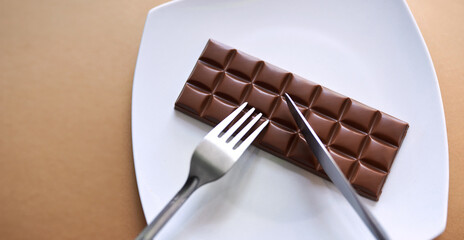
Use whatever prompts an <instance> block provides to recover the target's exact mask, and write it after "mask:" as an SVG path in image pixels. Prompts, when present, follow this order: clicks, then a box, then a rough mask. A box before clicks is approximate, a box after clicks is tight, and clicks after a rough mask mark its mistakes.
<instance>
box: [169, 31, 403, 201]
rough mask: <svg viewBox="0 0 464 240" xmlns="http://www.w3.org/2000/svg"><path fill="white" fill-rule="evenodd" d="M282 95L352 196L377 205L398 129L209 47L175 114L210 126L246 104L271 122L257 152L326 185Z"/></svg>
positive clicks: (374, 113)
mask: <svg viewBox="0 0 464 240" xmlns="http://www.w3.org/2000/svg"><path fill="white" fill-rule="evenodd" d="M285 92H286V93H288V94H289V95H290V96H291V97H292V99H293V100H294V101H295V102H296V103H297V105H298V107H299V108H300V110H301V112H302V113H303V114H304V116H305V117H306V119H307V120H308V122H309V123H310V125H311V126H312V127H313V129H314V130H315V132H316V133H317V135H318V136H319V138H320V139H321V140H322V142H323V143H324V144H325V146H326V147H327V149H328V151H329V152H330V153H331V154H332V156H333V158H334V160H335V161H336V162H337V164H338V166H339V167H340V169H341V170H342V172H343V173H344V174H345V176H346V177H347V179H348V180H349V181H350V183H351V184H352V186H353V187H354V188H355V189H356V191H357V192H358V193H359V194H360V195H362V196H365V197H367V198H369V199H372V200H378V199H379V196H380V194H381V192H382V187H383V185H384V183H385V180H386V178H387V176H388V173H389V172H390V168H391V166H392V163H393V160H394V158H395V155H396V153H397V152H398V149H399V147H400V146H401V143H402V141H403V139H404V137H405V135H406V131H407V129H408V124H407V123H406V122H404V121H401V120H399V119H397V118H395V117H392V116H390V115H388V114H386V113H384V112H381V111H378V110H375V109H373V108H370V107H368V106H366V105H364V104H362V103H360V102H358V101H356V100H353V99H351V98H348V97H345V96H343V95H341V94H338V93H336V92H334V91H332V90H330V89H328V88H326V87H323V86H321V85H319V84H316V83H314V82H312V81H309V80H306V79H304V78H302V77H299V76H297V75H295V74H293V73H290V72H288V71H285V70H282V69H280V68H278V67H276V66H274V65H272V64H269V63H267V62H265V61H262V60H259V59H257V58H255V57H252V56H250V55H247V54H245V53H243V52H241V51H239V50H237V49H234V48H231V47H228V46H226V45H224V44H221V43H219V42H216V41H213V40H209V41H208V43H207V44H206V47H205V49H204V50H203V53H202V54H201V56H200V58H199V59H198V61H197V63H196V65H195V67H194V69H193V71H192V73H191V74H190V77H189V78H188V80H187V82H186V83H185V85H184V87H183V89H182V92H181V93H180V95H179V97H178V99H177V101H176V103H175V108H176V109H177V110H179V111H181V112H183V113H186V114H188V115H190V116H192V117H194V118H196V119H199V120H201V121H203V122H205V123H207V124H210V125H213V126H214V125H216V124H217V123H219V122H220V121H221V120H222V119H224V118H225V117H226V116H227V115H228V114H229V113H231V112H232V111H233V110H234V109H236V108H237V107H238V106H240V105H241V104H242V103H243V102H248V106H250V107H255V108H256V109H257V110H258V111H259V112H262V113H263V115H264V116H265V118H266V119H269V120H270V123H269V125H268V126H267V127H266V129H265V130H264V131H263V132H262V133H261V134H260V136H259V137H258V139H256V140H255V142H254V144H255V145H256V146H257V147H259V148H261V149H263V150H265V151H267V152H270V153H272V154H274V155H276V156H278V157H280V158H282V159H285V160H286V161H289V162H290V163H293V164H295V165H297V166H299V167H302V168H303V169H306V170H308V171H310V172H312V173H314V174H317V175H319V176H321V177H323V178H325V179H328V177H327V175H326V174H325V173H324V170H323V169H322V167H321V165H320V164H319V162H318V161H317V159H316V158H315V156H314V155H313V153H312V152H311V150H310V148H309V146H308V145H307V144H306V141H305V140H304V138H303V136H302V135H301V133H300V132H299V129H298V127H297V125H296V123H295V122H294V120H293V118H292V116H291V114H290V111H289V109H288V107H287V104H286V102H285V99H284V97H283V94H284V93H285Z"/></svg>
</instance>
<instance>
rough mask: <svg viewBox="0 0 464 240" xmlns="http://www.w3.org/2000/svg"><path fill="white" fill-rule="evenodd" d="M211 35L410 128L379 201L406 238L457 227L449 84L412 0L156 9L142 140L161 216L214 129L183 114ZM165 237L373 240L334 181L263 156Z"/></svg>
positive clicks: (141, 66)
mask: <svg viewBox="0 0 464 240" xmlns="http://www.w3.org/2000/svg"><path fill="white" fill-rule="evenodd" d="M209 38H212V39H215V40H218V41H220V42H223V43H225V44H227V45H230V46H232V47H236V48H238V49H240V50H242V51H245V52H247V53H249V54H251V55H254V56H256V57H258V58H261V59H263V60H265V61H268V62H270V63H272V64H275V65H277V66H279V67H281V68H283V69H286V70H288V71H291V72H294V73H296V74H298V75H300V76H303V77H306V78H308V79H310V80H312V81H314V82H318V83H320V84H322V85H324V86H326V87H329V88H331V89H333V90H335V91H338V92H340V93H341V94H344V95H346V96H349V97H352V98H354V99H356V100H358V101H361V102H363V103H365V104H367V105H369V106H371V107H374V108H377V109H380V110H382V111H384V112H386V113H389V114H391V115H393V116H396V117H398V118H400V119H402V120H405V121H407V122H408V123H409V124H410V128H409V131H408V134H407V135H406V138H405V140H404V142H403V146H402V147H401V149H400V151H399V153H398V155H397V157H396V160H395V162H394V163H393V167H392V169H391V173H390V175H389V177H388V179H387V181H386V183H385V186H384V188H383V193H382V196H381V197H380V200H379V201H378V202H373V201H370V200H367V199H364V198H363V202H365V203H366V204H367V205H368V207H369V208H370V209H371V211H372V212H373V214H374V215H375V216H376V217H377V219H378V220H379V221H380V223H381V224H383V225H384V227H385V228H386V230H387V231H388V233H389V234H390V236H391V237H393V238H396V239H430V238H433V237H435V236H437V235H438V234H440V233H441V232H442V231H443V230H444V228H445V224H446V214H447V203H448V145H447V137H446V128H445V120H444V114H443V107H442V101H441V96H440V91H439V86H438V81H437V78H436V75H435V72H434V68H433V65H432V62H431V59H430V56H429V53H428V51H427V48H426V46H425V43H424V41H423V39H422V36H421V34H420V32H419V29H418V27H417V26H416V24H415V21H414V18H413V17H412V15H411V13H410V11H409V9H408V7H407V5H406V3H405V2H404V1H400V0H392V1H380V0H378V1H362V0H355V1H316V0H313V1H303V0H301V1H296V0H295V1H281V0H254V1H228V0H189V1H174V2H171V3H168V4H165V5H162V6H160V7H157V8H154V9H152V10H151V11H150V12H149V14H148V17H147V21H146V25H145V30H144V33H143V38H142V42H141V46H140V52H139V56H138V60H137V66H136V71H135V76H134V86H133V99H132V138H133V151H134V161H135V169H136V173H137V183H138V187H139V192H140V198H141V201H142V205H143V209H144V212H145V216H146V219H147V221H151V219H153V218H154V216H155V215H156V214H157V213H158V212H159V211H160V210H161V209H162V208H163V207H164V205H165V204H166V203H167V202H168V201H169V200H170V199H171V197H172V196H173V195H174V194H175V193H176V192H177V190H178V189H180V187H181V186H182V185H183V183H184V181H185V179H186V177H187V173H188V168H189V163H190V156H191V153H192V152H193V149H194V148H195V146H196V144H197V143H198V142H199V141H200V139H201V138H202V137H203V136H204V135H205V134H206V133H207V132H208V131H209V129H211V128H210V127H209V126H206V125H205V124H203V123H200V122H198V121H197V120H194V119H192V118H190V117H188V116H186V115H184V114H182V113H179V112H177V111H175V110H174V103H175V101H176V98H177V96H178V95H179V93H180V91H181V89H182V86H183V84H184V83H185V81H186V79H187V77H188V76H189V74H190V72H191V71H192V68H193V66H194V64H195V61H196V59H197V58H198V57H199V55H200V53H201V51H202V49H203V47H204V46H205V44H206V42H207V40H208V39H209ZM158 237H159V239H202V240H203V239H364V238H372V235H370V233H369V231H368V230H367V229H366V227H365V226H364V225H363V223H362V221H361V220H360V219H359V217H358V216H357V215H356V214H355V212H354V211H353V210H352V209H351V207H350V206H349V204H348V203H347V202H346V200H345V199H344V198H343V197H342V195H341V194H340V193H339V192H338V191H337V190H336V188H335V187H334V186H333V185H332V184H331V183H329V182H327V181H325V180H322V179H321V178H319V177H317V176H314V175H312V174H310V173H308V172H305V171H303V170H301V169H299V168H297V167H295V166H293V165H291V164H289V163H287V162H284V161H283V160H281V159H279V158H276V157H274V156H272V155H270V154H267V153H265V152H263V151H260V150H257V149H254V148H252V149H251V150H250V151H249V154H248V156H247V157H245V158H244V159H243V161H241V163H240V164H239V166H237V167H236V168H234V169H233V171H231V172H230V173H229V174H227V175H226V177H224V178H223V179H221V180H220V181H218V182H215V183H213V184H209V185H206V186H204V187H202V188H200V189H199V190H198V191H197V192H195V193H194V194H193V195H192V196H191V198H190V199H189V200H188V201H187V202H186V204H185V205H184V206H183V207H182V208H181V209H180V210H179V212H178V213H177V214H176V215H175V216H174V217H173V219H171V221H170V222H169V223H168V224H167V225H166V226H165V228H164V229H163V230H162V232H161V233H160V235H159V236H158Z"/></svg>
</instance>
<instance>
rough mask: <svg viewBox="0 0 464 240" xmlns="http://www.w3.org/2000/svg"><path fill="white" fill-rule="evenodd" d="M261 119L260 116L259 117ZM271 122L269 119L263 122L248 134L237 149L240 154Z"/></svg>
mask: <svg viewBox="0 0 464 240" xmlns="http://www.w3.org/2000/svg"><path fill="white" fill-rule="evenodd" d="M258 119H259V118H258ZM268 123H269V120H266V121H265V122H263V124H261V125H259V127H258V128H257V129H256V130H255V131H254V132H253V133H251V134H250V136H248V137H247V138H246V139H245V141H243V142H242V143H241V144H240V145H239V146H238V147H237V148H236V149H235V150H236V152H237V153H238V154H242V153H243V152H245V150H246V149H247V148H248V146H250V144H251V143H252V142H253V141H254V140H255V139H256V137H257V136H258V135H259V133H261V131H263V129H264V127H266V125H267V124H268Z"/></svg>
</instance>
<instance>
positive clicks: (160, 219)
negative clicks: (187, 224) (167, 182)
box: [135, 176, 199, 240]
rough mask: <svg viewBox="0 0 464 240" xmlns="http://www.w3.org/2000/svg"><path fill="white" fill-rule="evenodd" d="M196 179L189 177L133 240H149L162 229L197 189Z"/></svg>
mask: <svg viewBox="0 0 464 240" xmlns="http://www.w3.org/2000/svg"><path fill="white" fill-rule="evenodd" d="M198 181H199V180H198V178H197V177H193V176H189V178H188V179H187V181H186V182H185V184H184V186H183V187H182V188H181V189H180V190H179V192H177V194H176V195H175V196H174V197H173V198H172V199H171V201H169V203H168V205H166V206H165V207H164V208H163V210H162V211H161V212H160V213H159V214H158V216H156V218H155V219H153V221H152V222H151V223H150V224H149V225H148V226H146V227H145V229H143V231H142V232H141V233H140V234H139V235H138V236H137V238H135V240H149V239H150V240H151V239H153V238H154V237H155V236H156V234H157V233H158V232H159V231H160V230H161V229H162V228H163V226H164V225H165V224H166V223H167V222H168V221H169V219H171V217H172V216H173V215H174V214H175V213H176V212H177V210H178V209H179V208H180V207H181V206H182V204H184V202H185V200H187V198H188V197H190V195H191V194H192V193H193V192H194V191H195V190H196V189H197V188H198Z"/></svg>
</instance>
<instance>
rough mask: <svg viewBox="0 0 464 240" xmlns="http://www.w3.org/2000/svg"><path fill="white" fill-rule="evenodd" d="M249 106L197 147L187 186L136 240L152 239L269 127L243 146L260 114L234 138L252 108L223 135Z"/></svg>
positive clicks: (226, 119)
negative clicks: (193, 196) (200, 190)
mask: <svg viewBox="0 0 464 240" xmlns="http://www.w3.org/2000/svg"><path fill="white" fill-rule="evenodd" d="M246 105H247V103H246V102H245V103H244V104H242V105H241V106H240V107H238V108H237V109H236V110H235V111H234V112H232V113H231V114H230V115H229V116H227V117H226V118H225V119H224V120H222V122H220V123H219V124H218V125H217V126H216V127H215V128H213V130H211V131H210V132H209V133H208V134H207V135H206V136H205V137H204V138H203V140H202V141H201V142H200V143H199V144H198V146H197V147H196V148H195V151H194V152H193V155H192V159H191V163H190V173H189V176H188V178H187V181H186V182H185V184H184V186H183V187H182V188H181V189H180V190H179V192H177V194H176V195H175V196H174V197H173V198H172V199H171V201H170V202H169V203H168V204H167V205H166V207H164V209H163V210H162V211H161V212H160V213H159V214H158V216H156V218H155V219H154V220H153V221H152V222H151V223H150V224H149V225H148V226H147V227H145V229H144V230H143V231H142V232H141V233H140V234H139V235H138V236H137V238H136V240H142V239H143V240H147V239H153V238H154V237H155V236H156V234H157V233H158V232H159V231H160V230H161V229H162V228H163V226H164V225H165V224H166V223H167V222H168V221H169V219H171V217H172V216H173V215H174V214H175V213H176V212H177V210H178V209H179V208H180V207H181V206H182V204H183V203H184V202H185V201H186V200H187V198H188V197H189V196H190V195H191V194H192V193H193V192H194V191H195V190H196V189H197V188H199V187H201V186H202V185H204V184H206V183H209V182H212V181H215V180H217V179H219V178H221V177H222V176H224V174H225V173H227V172H228V171H229V170H230V169H231V167H232V166H233V165H234V163H235V162H236V161H237V160H238V159H239V158H240V156H241V155H242V154H243V153H244V152H245V150H246V149H247V148H248V147H249V146H250V144H251V143H252V142H253V140H255V138H256V137H257V136H258V135H259V133H260V132H261V131H262V130H263V129H264V127H265V126H266V125H267V124H268V123H269V120H266V121H265V122H264V123H262V124H261V125H260V126H259V127H258V128H257V129H256V130H255V131H253V132H252V133H251V134H250V135H249V136H248V137H247V138H246V139H245V140H243V142H240V140H241V139H242V137H243V136H245V134H246V133H247V132H248V131H250V129H251V128H252V127H253V125H255V124H256V122H258V120H259V119H260V118H261V116H262V114H261V113H259V114H258V115H256V116H255V117H254V118H253V119H252V120H251V121H250V122H249V123H248V124H247V125H246V126H245V127H244V128H243V129H242V130H240V132H239V133H237V135H235V136H234V137H232V138H231V136H232V134H233V133H235V132H236V131H237V129H238V128H239V127H240V126H241V125H242V124H244V122H245V121H246V120H247V119H248V118H249V117H250V116H251V114H252V113H253V112H254V110H255V108H252V109H250V110H249V111H248V112H247V113H245V115H244V116H243V117H241V118H240V119H239V120H238V121H237V122H236V123H235V124H234V125H233V126H232V127H230V128H229V129H228V130H227V131H226V132H225V133H224V134H222V132H223V130H224V129H225V128H226V127H227V126H228V125H229V124H230V123H231V122H232V121H233V120H234V119H235V118H236V117H237V115H238V114H239V113H240V112H241V111H242V110H243V109H244V108H245V106H246ZM229 138H231V139H229Z"/></svg>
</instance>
